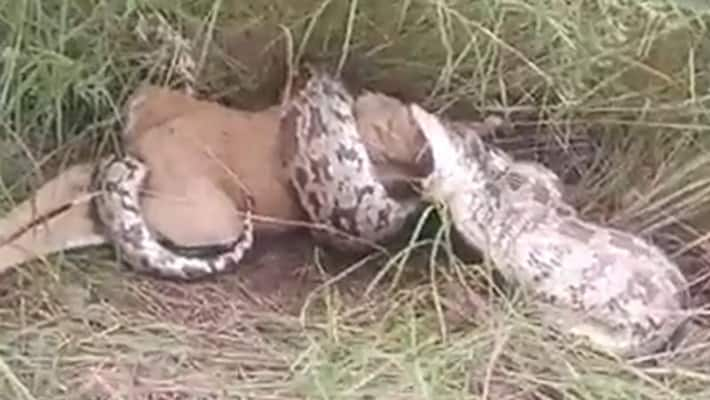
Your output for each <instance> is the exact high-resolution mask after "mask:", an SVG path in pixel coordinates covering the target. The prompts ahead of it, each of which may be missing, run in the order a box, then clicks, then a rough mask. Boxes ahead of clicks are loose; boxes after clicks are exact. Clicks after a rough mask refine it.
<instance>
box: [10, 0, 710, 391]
mask: <svg viewBox="0 0 710 400" xmlns="http://www.w3.org/2000/svg"><path fill="white" fill-rule="evenodd" d="M708 13H710V6H707V5H706V4H705V2H703V1H692V0H685V1H681V0H676V1H670V0H668V1H661V0H637V1H623V0H593V1H584V2H581V1H580V2H574V1H563V0H507V1H501V0H479V1H460V0H392V1H389V2H385V1H376V0H350V1H345V0H290V1H269V0H242V1H232V0H214V1H207V0H202V1H161V0H155V1H148V0H127V1H123V0H120V1H119V0H44V1H31V0H0V74H1V75H0V76H1V77H2V78H1V79H0V208H2V209H4V210H9V209H10V208H11V207H12V206H13V204H15V202H16V201H19V200H21V199H24V198H25V197H26V196H27V195H28V194H30V193H31V191H32V190H33V189H34V188H36V187H38V185H40V184H41V183H42V182H43V181H45V180H46V179H48V178H49V177H51V176H53V175H54V174H56V173H57V171H58V170H59V169H60V168H62V167H63V166H65V165H66V164H67V163H71V162H75V161H76V160H79V159H86V158H87V157H94V156H96V155H97V154H101V153H105V152H108V151H113V150H115V145H116V143H117V140H116V137H115V133H116V132H117V131H118V130H119V129H120V127H121V122H122V121H121V115H120V111H121V108H122V104H123V101H125V99H126V96H127V95H129V94H130V93H131V92H132V91H133V90H134V89H135V88H136V86H137V85H138V84H139V83H140V82H142V81H145V80H149V81H152V82H154V83H161V84H165V85H174V86H177V85H180V84H181V82H180V81H179V79H180V77H181V73H180V69H179V68H180V66H181V64H180V62H181V61H180V60H181V59H180V55H181V54H185V52H186V51H187V52H190V54H191V55H192V56H193V57H194V60H196V62H197V67H198V75H197V77H196V81H197V86H198V88H199V89H200V92H201V93H204V94H205V95H208V96H210V97H211V98H213V99H215V100H218V101H220V102H223V103H224V104H228V105H230V106H234V107H242V108H258V107H262V106H265V105H267V104H273V103H274V102H276V101H277V100H278V94H279V91H280V90H281V87H282V80H283V75H284V65H285V63H284V62H283V60H284V59H285V57H286V54H288V52H287V50H288V48H289V46H288V44H289V41H290V43H291V44H292V45H293V46H292V48H291V49H292V55H293V56H294V57H299V56H302V55H308V56H311V57H320V58H323V59H326V60H328V61H329V62H331V63H332V64H333V65H343V67H344V68H345V69H346V70H348V71H350V73H351V74H352V75H353V76H355V77H357V79H359V80H360V81H361V82H362V83H363V84H366V85H367V86H369V87H371V88H374V89H380V90H384V91H386V92H388V93H391V94H395V95H398V96H401V97H403V98H408V99H413V100H417V101H420V102H421V103H422V104H424V105H425V106H426V107H427V108H430V109H438V110H442V111H443V112H447V113H449V114H451V115H456V116H460V117H466V118H480V117H482V116H485V115H488V114H491V113H496V114H499V115H503V116H505V117H506V118H509V119H510V120H512V121H515V122H516V123H517V124H519V125H520V126H524V127H527V128H528V129H533V130H535V131H538V134H540V135H543V134H549V135H555V136H556V137H559V138H562V139H564V138H565V137H567V136H569V135H570V134H583V135H595V136H600V137H602V138H603V143H604V150H603V152H601V153H600V157H599V158H600V160H601V161H603V163H601V164H600V165H602V166H603V168H601V169H595V170H594V171H589V172H588V173H587V174H586V175H585V177H584V179H583V180H582V181H581V182H580V183H579V185H578V187H577V197H578V198H579V199H581V203H582V206H583V210H584V212H585V213H587V214H588V215H590V216H593V217H594V218H598V219H600V220H604V221H607V222H609V223H614V224H617V225H620V226H624V227H625V228H629V229H634V230H636V231H638V232H642V233H643V234H645V235H653V236H654V237H656V238H657V239H659V240H662V241H663V243H669V244H668V246H669V247H668V248H669V249H671V250H672V255H673V256H674V257H676V258H677V259H678V260H679V262H681V264H682V266H683V267H684V269H685V270H686V271H688V273H689V274H691V273H692V276H693V277H694V278H698V281H697V282H694V285H695V286H694V290H695V292H696V294H697V296H698V298H699V299H700V300H699V301H702V299H703V290H702V289H703V282H704V281H703V280H702V278H703V271H704V269H703V267H705V264H706V263H705V259H707V257H706V256H705V252H707V249H708V247H707V245H705V247H703V242H704V241H705V239H707V234H706V232H707V231H708V228H709V227H710V219H708V217H709V216H710V208H709V207H708V201H709V199H710V194H709V192H710V183H709V182H708V179H707V176H709V175H708V172H709V167H710V156H709V155H708V153H707V147H708V145H710V136H708V133H710V68H708V66H709V63H710V34H709V32H708V22H709V21H710V20H709V19H708ZM156 28H157V29H156ZM161 29H162V31H161ZM161 32H162V33H161ZM179 37H183V38H186V39H189V41H190V43H192V45H193V46H192V48H185V47H183V45H184V44H183V43H181V42H180V41H179V40H177V39H176V38H179ZM170 38H172V39H170ZM434 238H439V236H435V237H434ZM442 246H443V249H440V251H445V250H446V248H447V247H448V245H447V244H446V241H443V240H442ZM671 250H669V251H671ZM306 251H310V250H308V249H306ZM418 251H419V253H417V254H418V255H421V254H423V255H424V256H423V257H414V258H411V259H403V258H393V259H392V260H390V261H394V262H393V263H391V265H390V266H392V267H393V269H391V270H388V272H387V273H386V274H385V275H384V276H382V277H380V280H379V282H374V281H373V279H374V278H373V275H372V274H359V273H358V271H356V270H357V269H358V268H356V267H357V266H353V267H347V266H341V267H342V268H341V269H339V270H338V271H339V272H340V275H335V276H334V277H332V276H328V278H330V279H329V280H328V281H327V284H323V285H318V284H314V283H312V282H311V283H304V284H302V285H301V284H300V283H299V284H297V281H299V282H300V280H301V279H302V278H303V276H305V275H309V274H310V275H317V277H320V278H322V277H323V275H324V274H325V272H324V269H323V268H317V266H319V265H317V266H315V265H309V266H308V267H307V269H308V270H309V271H310V272H308V273H305V272H303V273H300V274H294V272H293V268H291V269H290V270H287V268H286V266H290V265H291V264H288V263H290V261H288V260H285V259H279V260H277V261H278V262H280V263H281V264H280V265H279V266H278V268H276V272H277V275H279V279H278V280H279V283H278V284H275V285H271V286H269V287H268V288H266V289H264V288H263V287H262V288H261V289H259V287H260V286H259V282H256V283H254V282H251V283H249V282H247V283H244V282H243V280H242V278H241V277H240V276H239V273H237V274H235V276H224V277H219V278H218V279H215V280H210V281H206V282H200V283H196V284H189V285H186V284H179V283H173V282H164V281H159V280H155V279H149V278H146V277H143V276H135V275H133V274H128V273H126V272H124V271H121V270H120V269H119V268H117V265H116V262H115V259H114V258H113V257H112V255H111V253H110V249H107V248H101V249H95V250H92V251H81V252H76V253H73V254H65V255H58V256H54V257H51V258H50V259H48V260H44V261H37V262H33V263H31V264H30V265H26V266H23V267H22V268H20V269H19V270H18V271H17V272H16V273H13V274H11V275H8V276H4V277H3V278H2V281H0V398H2V399H23V400H28V399H56V400H60V399H62V400H64V399H66V400H69V399H72V400H74V399H88V398H115V399H119V398H120V399H132V398H152V399H158V398H181V399H212V398H214V399H217V398H230V399H246V398H253V399H291V398H309V399H310V398H313V399H316V398H318V399H320V398H323V399H341V398H342V399H346V398H347V399H398V398H402V399H404V398H406V399H449V398H452V399H453V398H475V399H504V398H510V399H513V398H515V399H518V398H522V399H560V398H565V399H566V398H569V399H590V400H591V399H594V400H596V399H644V400H646V399H653V400H655V399H659V400H660V399H698V400H700V399H706V398H708V396H709V395H710V367H708V360H709V359H710V358H708V357H710V350H709V349H710V334H707V333H706V332H703V329H697V330H696V331H694V332H695V335H694V337H693V338H692V341H691V343H690V344H688V345H686V346H684V347H683V348H682V349H681V351H679V352H677V353H674V354H672V355H669V356H667V357H664V358H662V359H661V361H660V362H659V363H657V364H655V365H651V366H648V365H636V364H632V363H630V362H628V361H624V360H615V359H613V358H610V357H607V356H604V355H600V354H595V353H592V352H590V351H588V350H585V347H584V346H583V344H579V343H574V342H573V341H571V340H570V339H568V338H562V337H557V336H556V335H553V334H552V333H551V332H548V331H546V330H544V329H543V328H542V327H540V326H538V325H537V324H536V322H535V320H534V319H533V318H530V317H529V316H528V315H527V314H528V313H527V311H528V308H527V306H526V303H525V301H524V299H521V298H518V297H515V296H507V295H504V294H502V293H497V292H493V291H492V289H490V288H489V286H490V285H488V284H487V281H486V278H487V277H488V276H489V275H490V274H489V273H488V270H487V269H486V268H479V267H480V266H477V265H471V264H468V265H464V264H462V263H458V262H457V263H451V264H450V265H449V264H438V265H434V264H431V265H430V264H429V263H428V258H427V257H426V252H423V251H422V250H421V249H419V250H418ZM318 260H320V258H316V261H318ZM277 261H273V262H274V263H278V262H277ZM268 262H269V261H268V259H267V261H264V263H267V264H268ZM324 262H325V261H324ZM316 264H318V263H316ZM271 267H272V268H271V269H272V270H273V269H274V267H273V265H272V266H271ZM394 267H397V268H399V270H398V269H397V268H394ZM265 268H266V267H265ZM691 270H692V271H691ZM314 271H315V272H314ZM398 271H401V272H402V273H401V274H400V273H399V272H398ZM360 275H362V276H364V277H361V276H360ZM400 275H401V276H400ZM255 276H256V278H254V280H255V281H258V280H259V279H258V278H259V275H258V274H257V275H255ZM398 278H401V279H398ZM264 279H266V278H264ZM271 279H272V280H273V277H272V278H271ZM335 281H338V282H337V284H336V283H335ZM255 285H256V286H255ZM255 288H256V289H255ZM307 289H308V292H306V290H307ZM363 289H370V290H369V291H367V293H366V296H365V295H364V294H363V293H364V292H363ZM489 291H490V292H489ZM295 304H297V305H298V306H297V307H294V305H295ZM148 393H152V395H151V396H152V397H147V396H148ZM109 395H110V396H113V397H110V396H109ZM170 395H173V396H175V397H168V396H170ZM92 396H93V397H92ZM101 396H104V397H101ZM139 396H146V397H139ZM161 396H163V397H161ZM179 396H182V397H179Z"/></svg>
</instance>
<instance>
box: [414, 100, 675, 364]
mask: <svg viewBox="0 0 710 400" xmlns="http://www.w3.org/2000/svg"><path fill="white" fill-rule="evenodd" d="M410 112H411V113H412V116H413V118H414V120H415V121H417V123H418V125H419V127H420V129H421V132H422V133H423V134H424V136H426V138H427V140H428V143H429V144H430V148H431V150H432V157H433V159H434V165H435V167H434V171H433V172H432V174H430V175H429V176H428V177H427V178H426V180H425V182H424V183H423V184H422V185H423V197H425V198H427V199H429V200H430V201H435V202H440V203H441V204H443V205H444V207H445V209H447V210H448V215H449V217H450V220H451V221H452V224H453V225H454V226H455V227H456V228H457V230H458V231H460V232H461V233H462V236H463V237H464V238H465V240H466V241H467V242H468V243H469V244H470V245H471V246H474V247H476V248H477V249H479V250H481V251H482V252H483V253H484V254H485V255H486V256H487V258H488V259H489V260H490V261H491V262H492V263H493V265H495V266H496V268H498V269H499V270H500V271H501V273H502V274H503V275H504V276H505V277H506V278H507V279H509V280H511V281H514V282H517V283H519V284H520V286H522V287H523V288H525V289H527V290H529V291H530V293H532V295H533V297H534V298H535V299H536V300H537V303H538V304H539V305H540V309H541V310H542V311H543V318H544V319H545V320H546V321H548V322H550V323H551V324H552V325H553V326H557V327H559V328H561V329H562V330H564V331H566V332H569V333H572V334H575V335H578V336H581V337H585V338H587V339H589V341H590V342H591V343H593V344H594V345H596V346H598V347H599V348H603V349H606V350H608V351H612V352H614V353H617V354H620V355H624V356H641V355H647V354H649V353H652V352H655V351H658V350H660V349H661V348H662V347H663V346H664V345H665V344H667V343H668V341H669V339H671V338H672V336H673V335H674V334H675V333H676V332H678V331H679V329H680V328H682V327H683V324H684V323H685V322H686V321H687V313H686V312H685V307H686V306H687V301H688V296H687V290H686V289H687V281H686V280H685V278H684V276H683V274H682V273H681V271H680V270H679V269H678V267H677V266H676V265H675V264H674V263H673V262H671V261H670V260H669V258H668V257H667V256H666V255H665V254H664V253H663V252H662V251H661V250H660V249H659V248H657V247H656V246H654V245H652V244H650V243H649V242H647V241H645V240H643V239H642V238H640V237H638V236H635V235H632V234H630V233H627V232H623V231H620V230H617V229H612V228H609V227H605V226H602V225H599V224H595V223H592V222H589V221H586V220H584V219H582V218H581V217H580V216H579V215H578V213H577V212H576V210H575V209H574V208H573V207H571V206H569V205H568V203H566V202H565V201H564V196H563V194H564V193H563V192H562V186H561V184H560V182H559V180H558V178H557V176H556V175H555V174H554V173H552V172H551V171H550V170H548V169H547V168H546V167H544V166H542V165H540V164H536V163H531V162H520V161H515V160H514V159H513V158H512V157H510V156H509V155H508V154H506V153H504V152H502V151H500V150H499V149H496V148H494V147H491V146H488V145H486V144H484V143H483V142H482V141H481V140H480V137H479V136H478V135H475V134H470V132H469V133H467V132H462V131H461V129H457V127H456V126H454V125H452V124H448V123H446V122H445V121H441V120H440V119H439V118H438V117H436V116H434V115H433V114H430V113H428V112H427V111H425V110H423V109H422V108H421V107H419V106H417V105H415V104H414V105H411V106H410Z"/></svg>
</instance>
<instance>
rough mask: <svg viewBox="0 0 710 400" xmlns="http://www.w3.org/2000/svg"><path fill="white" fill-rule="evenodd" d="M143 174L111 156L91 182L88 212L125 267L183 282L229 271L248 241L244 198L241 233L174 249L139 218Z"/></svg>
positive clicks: (131, 161)
mask: <svg viewBox="0 0 710 400" xmlns="http://www.w3.org/2000/svg"><path fill="white" fill-rule="evenodd" d="M147 175H148V169H147V166H146V165H145V164H144V163H142V162H140V161H139V160H137V159H136V158H135V157H132V156H130V155H126V156H122V157H119V156H113V157H109V158H108V159H106V160H104V161H103V162H102V163H101V164H100V165H99V166H98V168H97V172H96V176H95V178H94V180H93V181H94V186H95V187H96V189H98V190H99V192H100V195H99V196H97V197H95V198H94V201H93V205H94V210H95V212H96V214H97V217H98V218H99V220H100V221H101V223H102V226H103V229H104V232H105V234H106V235H107V237H109V238H110V239H111V242H112V243H114V245H115V246H116V247H117V248H118V250H119V254H120V255H121V257H122V258H123V259H124V261H125V262H126V264H127V265H128V266H129V267H131V268H134V269H136V270H139V271H142V272H146V273H151V274H154V275H158V276H161V277H165V278H173V279H183V280H194V279H197V278H201V277H205V276H209V275H213V274H215V273H217V272H222V271H226V270H230V269H235V268H236V267H237V265H238V264H239V262H240V260H241V259H242V257H243V256H244V254H245V253H246V251H247V250H249V248H251V246H252V243H253V240H254V239H253V231H254V227H253V223H252V208H253V199H251V198H249V197H248V196H247V199H248V200H247V201H248V202H249V205H248V206H247V210H246V212H245V216H244V229H243V231H242V232H241V234H240V235H239V236H238V237H237V238H235V239H234V240H233V241H231V242H230V243H226V244H218V245H214V246H196V247H194V248H183V249H180V248H178V246H176V245H174V244H171V243H166V242H167V240H166V239H162V240H161V239H159V238H158V236H157V234H155V233H154V232H153V231H151V230H150V229H149V228H148V224H147V223H146V220H145V219H144V217H143V215H142V213H141V208H140V194H139V189H140V188H141V187H142V186H143V182H144V181H145V179H146V177H147Z"/></svg>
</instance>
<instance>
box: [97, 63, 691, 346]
mask: <svg viewBox="0 0 710 400" xmlns="http://www.w3.org/2000/svg"><path fill="white" fill-rule="evenodd" d="M310 72H311V77H310V79H309V80H308V81H307V82H306V84H305V86H304V88H303V89H302V90H300V92H299V93H297V94H296V95H295V96H294V97H293V98H292V99H290V101H289V103H288V104H287V105H286V107H284V109H283V111H282V117H281V118H282V122H281V123H282V127H281V129H282V130H283V131H284V133H285V134H288V135H293V136H294V139H295V141H296V151H295V154H293V157H292V159H291V160H289V161H290V166H291V174H292V184H293V186H294V187H295V189H296V192H297V194H298V197H299V200H300V202H301V204H302V205H303V207H304V209H305V210H306V211H307V214H308V216H309V218H311V220H312V222H314V223H317V224H319V225H321V226H325V228H327V229H326V230H323V229H314V230H313V235H314V237H315V238H316V239H317V240H318V241H320V242H323V243H327V244H330V245H332V246H334V247H336V248H339V249H343V250H347V251H354V252H360V251H363V250H364V249H366V248H367V246H368V245H367V243H368V242H371V243H381V242H386V241H387V240H388V239H389V238H391V237H392V236H393V235H394V234H396V233H397V232H399V231H400V230H401V229H402V227H403V224H404V221H405V220H406V219H407V217H409V216H410V215H412V214H414V213H415V212H416V211H417V209H418V208H419V207H420V206H421V204H423V203H424V202H426V201H429V202H438V203H442V204H443V205H444V206H445V209H446V210H447V211H448V215H449V216H450V219H451V220H452V222H453V225H454V227H455V228H456V229H457V230H458V231H459V232H461V233H462V235H463V237H464V239H465V240H466V242H467V243H468V244H469V245H470V246H472V247H474V248H476V249H478V250H480V251H481V252H482V253H484V254H485V255H486V256H487V257H488V258H489V259H490V260H491V261H492V262H493V263H494V265H496V267H497V268H498V269H499V270H500V271H501V272H502V274H503V275H504V276H505V277H506V278H508V279H509V280H511V281H514V282H517V283H519V284H520V285H521V286H522V287H524V288H526V289H529V290H530V291H531V292H532V293H533V295H534V297H535V298H536V300H537V301H538V303H539V305H540V306H541V309H542V310H543V311H544V312H543V314H544V315H543V317H544V319H545V320H546V321H549V322H551V323H552V324H553V325H555V326H557V327H558V328H561V329H562V330H564V331H566V332H568V333H572V334H575V335H580V336H583V337H586V338H588V339H589V340H590V341H591V342H592V343H593V344H595V345H597V346H598V347H600V348H603V349H606V350H609V351H612V352H616V353H619V354H621V355H627V356H632V355H643V354H648V353H651V352H654V351H657V350H658V349H660V348H661V346H662V345H663V344H665V343H666V342H667V341H668V340H669V338H670V337H671V335H673V334H674V333H675V332H676V331H677V330H678V329H679V327H680V326H681V325H682V324H683V322H684V321H686V320H687V317H686V315H685V314H684V312H683V309H684V307H685V303H686V296H687V293H686V292H685V290H684V289H685V288H686V286H687V282H686V281H685V279H684V277H683V275H682V274H681V272H680V271H679V269H678V268H677V266H676V265H674V264H673V263H672V262H671V261H670V260H669V259H668V258H667V257H666V256H665V255H664V254H663V253H662V251H661V250H660V249H658V248H656V247H655V246H653V245H651V244H649V243H648V242H646V241H644V240H642V239H641V238H639V237H637V236H634V235H632V234H629V233H626V232H622V231H619V230H615V229H611V228H607V227H604V226H601V225H598V224H594V223H591V222H588V221H584V220H583V219H582V218H581V217H580V216H579V215H578V214H577V212H576V210H575V209H574V208H573V207H572V206H570V205H569V204H568V203H567V202H566V201H565V200H564V193H563V189H562V184H561V183H560V179H559V178H558V176H557V175H556V174H555V173H553V172H552V171H550V170H549V169H547V168H546V167H544V166H543V165H541V164H538V163H533V162H522V161H515V160H514V159H512V158H511V157H510V156H509V155H508V154H506V153H505V152H503V151H502V150H500V149H498V148H496V147H495V146H491V145H489V144H485V143H484V142H483V141H482V140H481V138H480V135H479V134H478V133H477V132H475V130H470V129H466V127H465V125H462V124H455V123H451V122H448V121H445V120H443V118H442V119H440V118H439V117H436V116H434V115H433V114H430V113H428V112H426V111H424V110H423V109H422V108H421V107H419V106H417V105H414V104H413V105H411V106H410V109H409V112H410V114H411V117H412V120H413V121H415V122H416V124H417V126H418V128H419V130H420V132H421V134H422V135H423V136H424V137H425V138H426V141H427V143H428V145H429V146H430V149H431V150H430V151H431V157H432V159H433V170H432V171H431V173H430V174H429V175H428V176H427V177H426V178H425V179H424V181H423V183H422V185H423V186H422V191H423V193H422V194H421V196H419V197H417V198H415V199H412V198H398V197H397V196H395V195H394V194H393V192H392V191H391V188H389V187H388V186H387V185H386V184H385V183H384V182H383V181H382V180H380V179H378V176H377V174H376V173H375V172H374V170H373V167H372V162H371V160H370V158H369V155H368V153H367V149H366V146H365V144H364V143H363V142H362V139H361V138H360V136H359V134H358V130H357V127H356V124H355V122H356V121H355V118H356V116H355V115H354V112H353V98H352V96H351V95H350V93H349V92H348V91H347V90H346V89H345V87H344V86H343V84H342V83H341V82H340V81H339V80H337V79H335V78H333V77H331V76H330V75H328V74H327V73H325V72H323V71H320V70H316V69H311V71H310ZM148 173H149V171H147V168H146V167H145V165H144V164H142V163H141V162H140V161H139V160H138V159H136V158H134V157H131V156H123V157H114V158H112V159H110V160H109V161H108V162H106V163H104V164H102V165H100V167H99V168H98V171H97V173H96V179H95V186H96V187H97V188H100V189H101V194H100V195H99V196H98V197H97V198H96V199H95V200H94V207H95V210H96V214H97V216H98V217H99V220H100V221H101V222H102V223H103V225H104V227H105V230H106V233H107V235H108V236H109V237H110V238H111V240H112V241H113V242H114V243H115V245H116V246H117V247H118V248H119V249H120V251H121V254H122V256H123V258H124V259H125V260H126V261H127V263H128V264H129V265H131V266H132V267H134V268H136V269H139V270H142V271H150V272H153V273H156V274H158V275H161V276H166V277H177V278H182V279H194V278H196V277H201V276H207V275H211V274H214V273H217V272H221V271H225V270H228V269H233V268H237V266H238V263H239V261H240V260H241V259H242V257H243V256H244V254H245V253H246V252H247V251H248V250H249V249H250V247H251V246H252V244H253V232H252V231H253V227H252V224H251V213H250V210H249V208H248V207H247V210H246V212H245V215H244V217H243V218H244V227H245V229H244V231H243V232H242V234H241V235H240V236H239V237H237V238H234V240H233V241H231V242H230V243H226V244H221V245H216V246H213V247H210V248H201V249H178V248H177V247H176V246H174V245H171V244H170V243H168V242H167V241H166V240H165V239H162V240H161V238H159V237H158V235H157V234H156V233H154V232H153V231H152V230H151V229H149V227H148V226H147V223H146V221H145V220H144V219H143V218H142V216H141V212H140V195H139V189H140V188H141V186H142V185H143V183H144V181H145V179H146V176H147V175H148ZM335 231H339V232H340V233H334V232H335Z"/></svg>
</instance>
